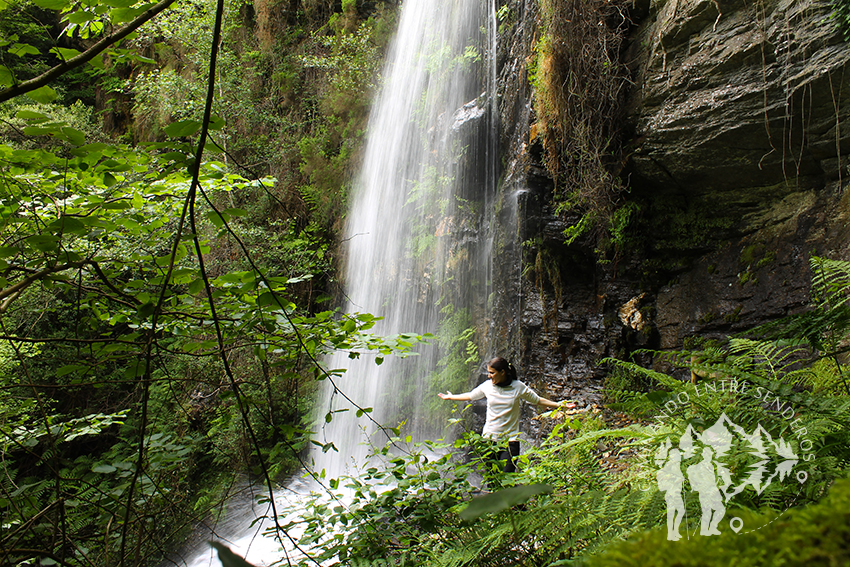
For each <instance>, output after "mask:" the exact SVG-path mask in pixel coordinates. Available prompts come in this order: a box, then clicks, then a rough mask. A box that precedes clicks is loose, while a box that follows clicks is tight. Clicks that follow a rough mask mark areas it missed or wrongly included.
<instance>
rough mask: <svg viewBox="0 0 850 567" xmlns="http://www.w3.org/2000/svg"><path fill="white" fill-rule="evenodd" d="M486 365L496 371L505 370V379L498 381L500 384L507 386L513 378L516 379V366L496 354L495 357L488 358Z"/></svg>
mask: <svg viewBox="0 0 850 567" xmlns="http://www.w3.org/2000/svg"><path fill="white" fill-rule="evenodd" d="M487 366H489V367H490V368H492V369H493V370H495V371H496V372H501V371H504V372H505V381H504V382H502V383H500V384H499V385H500V386H507V385H508V384H510V383H511V382H513V381H514V380H516V368H514V365H513V364H511V363H510V362H508V361H507V360H505V359H504V358H502V357H501V356H497V357H496V358H494V359H492V360H490V362H488V363H487Z"/></svg>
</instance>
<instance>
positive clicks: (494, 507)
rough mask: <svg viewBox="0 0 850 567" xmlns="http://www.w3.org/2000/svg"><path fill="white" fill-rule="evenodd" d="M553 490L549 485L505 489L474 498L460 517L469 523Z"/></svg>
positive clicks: (530, 485) (529, 485)
mask: <svg viewBox="0 0 850 567" xmlns="http://www.w3.org/2000/svg"><path fill="white" fill-rule="evenodd" d="M553 490H555V487H554V486H552V485H549V484H528V485H524V486H512V487H511V488H504V489H502V490H498V491H496V492H493V493H491V494H485V495H483V496H477V497H475V498H473V499H472V500H471V501H470V502H469V505H468V506H467V507H466V508H464V509H463V510H461V511H460V513H459V515H460V517H461V519H462V520H464V521H467V522H469V521H472V520H476V519H478V518H480V517H481V516H484V515H486V514H497V513H499V512H503V511H505V510H507V509H509V508H513V507H514V506H516V505H517V504H522V503H523V502H526V501H528V500H529V499H530V498H533V497H534V496H537V495H538V494H548V493H550V492H552V491H553Z"/></svg>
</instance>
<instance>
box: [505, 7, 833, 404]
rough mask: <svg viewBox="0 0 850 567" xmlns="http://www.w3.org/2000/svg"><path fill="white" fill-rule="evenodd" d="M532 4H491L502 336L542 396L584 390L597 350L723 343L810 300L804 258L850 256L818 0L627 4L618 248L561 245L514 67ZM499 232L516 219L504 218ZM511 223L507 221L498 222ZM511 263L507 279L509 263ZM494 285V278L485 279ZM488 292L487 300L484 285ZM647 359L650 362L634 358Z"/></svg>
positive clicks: (560, 226)
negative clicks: (498, 132) (495, 16)
mask: <svg viewBox="0 0 850 567" xmlns="http://www.w3.org/2000/svg"><path fill="white" fill-rule="evenodd" d="M537 9H538V8H537V2H536V1H535V0H512V1H510V2H508V3H507V4H505V5H504V6H503V7H502V10H501V12H500V14H501V15H502V16H503V18H502V33H501V35H500V53H499V61H500V69H501V77H500V86H501V92H500V100H501V104H500V112H501V116H500V120H501V124H502V137H501V140H502V151H503V154H504V156H505V157H504V160H503V167H504V171H503V176H502V180H503V181H502V189H501V199H502V203H503V208H502V213H501V214H502V218H503V219H504V220H506V221H507V220H509V219H511V218H513V215H514V214H516V215H517V217H516V218H517V221H516V222H517V226H519V230H518V240H519V243H516V244H509V242H512V241H511V239H510V238H508V236H510V235H507V234H506V235H503V238H502V241H503V246H502V248H501V251H502V252H503V254H502V256H501V258H502V259H503V262H504V263H503V264H502V267H501V270H500V269H498V268H497V273H502V274H511V275H510V276H503V277H504V281H502V282H501V286H500V291H501V295H502V296H506V297H507V296H510V297H514V296H515V297H519V298H520V299H519V300H518V301H516V302H513V301H507V300H505V301H502V302H501V304H499V308H500V312H499V314H497V317H496V320H497V321H499V322H500V323H499V325H497V327H498V330H499V333H498V334H497V336H498V337H499V342H500V346H501V347H503V348H505V349H507V350H509V351H510V352H511V353H512V354H513V355H514V356H516V357H518V358H519V359H520V360H521V361H522V366H523V368H524V371H525V373H526V378H527V380H528V381H529V382H531V383H533V384H536V385H537V386H538V387H540V388H541V389H542V390H544V391H546V392H548V393H549V394H551V395H552V396H553V397H557V398H560V397H580V398H582V399H584V400H587V401H589V402H596V401H598V400H599V394H598V392H599V389H600V387H601V384H602V381H603V380H604V378H605V375H606V370H605V367H604V366H602V365H600V364H599V361H600V360H602V359H603V358H605V357H606V356H618V357H628V356H632V355H633V353H634V352H635V351H636V350H638V349H640V348H644V347H648V348H653V349H675V348H681V347H683V346H687V345H689V344H692V343H693V342H694V340H695V339H697V338H703V339H704V338H711V337H717V338H722V337H725V336H727V335H729V334H732V333H735V332H739V331H742V330H745V329H747V328H750V327H752V326H754V325H757V324H759V323H762V322H765V321H766V320H770V319H773V318H776V317H779V316H782V315H784V314H786V313H789V312H791V311H793V310H798V309H801V308H802V307H803V306H805V304H806V302H807V300H808V287H809V279H810V278H809V268H808V261H809V257H810V256H811V255H821V256H827V257H831V258H841V259H847V258H848V257H850V251H848V241H850V225H848V218H850V197H848V196H847V194H846V191H845V187H846V185H847V181H848V176H850V172H849V171H848V167H847V165H848V160H847V155H848V152H850V127H848V126H846V125H845V123H846V121H847V118H848V114H850V104H849V103H850V66H848V63H850V44H848V43H847V42H845V41H844V39H843V38H842V35H841V33H840V31H838V30H837V29H836V27H835V24H834V23H833V21H832V20H830V19H829V16H830V11H831V3H830V2H828V1H823V0H798V1H792V0H764V1H762V2H755V3H752V2H744V1H742V0H731V1H723V0H667V1H655V0H652V1H650V2H642V1H641V0H637V2H636V3H634V4H632V5H631V6H630V16H631V19H632V26H631V28H630V32H629V36H628V42H627V49H626V50H625V51H624V53H623V61H624V64H625V65H627V67H628V69H629V72H630V74H629V76H630V85H629V88H628V93H627V95H626V97H625V98H624V115H625V116H626V118H625V123H624V125H623V126H624V131H625V132H626V133H627V134H626V139H625V140H624V142H625V144H626V147H627V148H628V160H627V161H626V163H625V166H624V168H623V170H622V171H621V172H620V176H621V179H622V180H623V182H624V185H625V186H626V188H627V191H626V192H625V193H624V195H623V197H624V201H622V202H629V203H632V204H633V206H634V210H635V211H636V213H635V215H634V218H633V220H632V222H631V223H630V224H629V227H628V231H629V234H630V240H629V246H627V247H625V248H624V249H623V251H622V252H621V253H618V254H615V255H610V254H609V255H608V256H605V255H604V254H600V253H599V252H598V251H597V250H594V246H595V243H594V242H592V241H590V240H586V241H584V242H576V243H574V244H572V245H569V246H568V245H566V244H565V238H564V235H563V231H564V229H565V228H567V227H568V226H570V225H571V224H574V223H576V222H577V220H578V219H577V218H572V217H570V216H569V215H564V214H555V212H554V211H553V210H552V207H551V205H550V202H551V192H552V182H551V179H549V177H548V174H547V173H546V170H545V168H544V167H543V165H542V158H541V151H542V150H541V148H540V147H539V143H536V141H535V121H536V117H535V116H534V112H533V110H532V109H533V105H532V103H531V101H532V100H533V97H534V94H535V93H534V92H533V91H532V89H531V87H530V86H529V81H528V77H527V71H528V62H529V60H530V59H531V57H532V55H533V49H534V46H535V42H536V41H537V33H538V31H537V21H538V13H537ZM511 230H513V229H511ZM508 232H510V231H508ZM520 255H521V256H522V265H523V270H522V273H521V274H520V273H519V272H518V271H517V270H515V269H512V268H511V267H510V265H509V262H510V260H511V258H516V257H519V256H520ZM497 283H498V282H497ZM497 295H499V293H498V292H497ZM639 360H640V361H641V362H643V363H646V364H653V363H657V361H653V360H652V359H651V358H649V357H646V356H642V357H639Z"/></svg>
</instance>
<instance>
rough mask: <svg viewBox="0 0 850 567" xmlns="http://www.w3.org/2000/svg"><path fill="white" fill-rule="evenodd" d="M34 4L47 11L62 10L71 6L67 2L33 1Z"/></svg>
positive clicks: (52, 0)
mask: <svg viewBox="0 0 850 567" xmlns="http://www.w3.org/2000/svg"><path fill="white" fill-rule="evenodd" d="M32 3H33V4H35V5H36V6H38V7H39V8H44V9H45V10H62V9H63V8H67V7H68V6H70V5H71V4H70V2H68V1H67V0H32Z"/></svg>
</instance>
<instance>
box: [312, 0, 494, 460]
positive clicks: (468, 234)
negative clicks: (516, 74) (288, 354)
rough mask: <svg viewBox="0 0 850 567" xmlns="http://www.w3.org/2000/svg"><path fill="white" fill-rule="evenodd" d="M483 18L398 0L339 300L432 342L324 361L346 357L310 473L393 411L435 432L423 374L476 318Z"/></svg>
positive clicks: (474, 12)
mask: <svg viewBox="0 0 850 567" xmlns="http://www.w3.org/2000/svg"><path fill="white" fill-rule="evenodd" d="M494 27H495V15H494V11H493V4H492V2H491V1H490V0H479V1H474V0H473V1H471V2H470V1H466V0H450V1H448V2H447V1H445V0H441V1H437V0H406V1H405V2H404V5H403V8H402V13H401V18H400V22H399V28H398V32H397V35H396V37H395V40H394V42H393V45H392V47H391V52H390V56H389V60H388V63H387V67H386V69H385V83H384V85H383V88H382V90H381V92H380V94H379V96H378V99H377V101H376V104H375V106H374V109H373V112H372V115H371V119H370V124H369V130H368V141H367V147H366V152H365V157H364V163H363V167H362V172H361V175H360V177H359V181H358V183H357V186H356V189H355V192H354V195H353V197H352V206H351V209H350V212H349V214H348V222H347V227H346V234H345V241H346V243H347V250H346V255H347V270H346V278H345V282H346V297H347V306H346V308H345V309H346V311H347V312H348V313H354V312H365V313H371V314H373V315H377V316H380V317H383V320H382V321H381V322H380V324H379V325H378V326H376V329H375V332H377V333H378V334H381V335H390V336H392V335H396V334H399V333H415V334H423V333H433V334H436V335H438V337H439V339H438V340H437V344H436V345H434V347H433V348H424V349H421V351H422V353H421V356H417V357H412V358H407V359H403V360H402V359H397V358H392V357H391V358H387V359H386V361H384V362H383V364H381V365H377V364H376V363H375V360H374V357H368V356H364V357H363V358H362V359H361V360H357V361H351V360H350V359H349V358H348V356H347V355H346V353H340V354H339V355H336V356H334V357H332V358H331V359H330V360H329V361H328V367H329V368H331V369H337V368H347V372H346V373H345V375H344V376H343V377H339V378H336V379H335V380H333V382H331V381H326V383H325V389H324V393H323V398H322V399H321V400H320V403H319V404H318V408H319V410H318V411H319V419H318V422H319V423H320V424H322V427H321V431H320V432H319V439H320V441H321V443H322V444H323V445H325V448H326V449H327V447H328V444H329V443H333V444H334V446H335V447H336V449H338V453H337V452H335V451H326V452H322V451H321V450H314V453H313V455H312V457H313V459H314V461H315V465H314V468H315V470H316V471H320V470H322V469H325V470H326V471H327V474H328V475H329V476H330V477H335V476H338V475H339V474H342V473H345V472H346V471H347V469H348V468H349V465H351V464H360V463H363V462H364V460H365V458H366V454H367V452H368V450H369V447H368V446H367V444H366V443H365V441H366V440H367V438H369V435H370V434H372V433H373V432H374V431H375V425H374V424H376V423H380V424H384V425H388V426H391V427H395V426H397V425H399V424H400V423H402V422H404V426H403V430H404V431H405V433H404V434H403V435H407V434H410V435H412V436H413V437H414V438H423V437H431V438H434V436H438V435H439V434H440V433H441V431H440V426H439V424H435V423H430V422H429V420H428V416H427V413H428V412H427V411H425V409H426V408H427V406H428V404H429V403H432V404H433V403H434V401H435V400H436V396H435V395H434V394H435V393H436V391H437V389H436V388H437V387H438V386H442V385H441V384H429V383H428V377H429V375H431V374H432V373H433V372H435V371H437V370H438V369H439V368H440V367H441V359H442V358H443V357H444V356H446V348H442V349H441V348H440V346H443V347H445V346H446V344H445V343H446V341H447V340H450V338H449V337H447V335H450V334H451V333H453V332H454V333H457V331H458V327H463V326H464V325H468V326H469V327H468V328H474V329H478V330H480V329H482V328H484V327H485V326H486V317H487V296H488V293H489V282H490V240H489V238H488V237H487V236H486V234H487V233H488V225H489V224H490V223H491V217H492V206H491V198H492V195H493V193H494V183H495V143H494V137H495V131H496V130H495V128H494V124H493V123H494V117H495V115H496V114H495V112H493V106H494V96H493V93H494V92H495V90H494V89H495V72H494V51H495V49H494V46H495V35H496V34H495V30H494ZM481 334H482V333H481V332H479V333H478V338H480V336H481ZM443 365H444V364H443ZM465 378H468V375H467V376H466V377H465ZM464 381H465V380H464ZM464 386H466V384H463V385H462V386H461V387H464ZM343 393H344V395H343ZM346 397H347V398H349V399H350V400H353V401H354V403H355V404H356V406H358V407H359V408H372V411H371V413H368V414H365V415H363V416H361V417H362V418H361V419H359V420H357V419H356V418H355V416H356V414H357V413H361V414H362V413H363V412H356V408H354V407H352V406H351V403H350V402H349V401H348V400H346V399H344V398H346ZM345 408H348V411H345V412H338V411H339V410H340V409H343V410H344V409H345ZM331 410H333V411H334V413H333V419H332V420H331V421H330V422H329V423H327V424H325V419H323V418H324V417H325V416H326V415H327V412H329V411H331ZM383 441H386V438H384V439H381V438H380V435H378V436H377V438H373V439H372V442H375V443H377V444H379V445H382V444H383Z"/></svg>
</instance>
